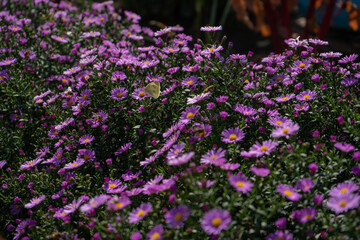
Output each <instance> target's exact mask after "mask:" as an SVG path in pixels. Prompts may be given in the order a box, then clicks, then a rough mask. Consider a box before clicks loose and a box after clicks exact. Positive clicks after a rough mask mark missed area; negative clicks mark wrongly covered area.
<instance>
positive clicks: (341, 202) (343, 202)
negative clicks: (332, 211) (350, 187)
mask: <svg viewBox="0 0 360 240" xmlns="http://www.w3.org/2000/svg"><path fill="white" fill-rule="evenodd" d="M347 204H348V203H347V201H345V200H341V201H340V202H339V207H342V208H343V207H346V205H347Z"/></svg>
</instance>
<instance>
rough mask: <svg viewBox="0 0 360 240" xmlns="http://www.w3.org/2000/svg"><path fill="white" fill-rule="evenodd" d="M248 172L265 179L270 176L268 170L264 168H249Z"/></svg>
mask: <svg viewBox="0 0 360 240" xmlns="http://www.w3.org/2000/svg"><path fill="white" fill-rule="evenodd" d="M250 171H252V172H253V173H254V174H255V175H256V176H259V177H266V176H267V175H269V174H270V170H269V169H268V168H266V167H251V168H250Z"/></svg>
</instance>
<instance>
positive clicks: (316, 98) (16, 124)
mask: <svg viewBox="0 0 360 240" xmlns="http://www.w3.org/2000/svg"><path fill="white" fill-rule="evenodd" d="M29 9H31V10H32V11H28V10H29ZM35 13H36V14H35ZM0 19H1V21H0V29H1V32H2V35H1V36H0V38H2V41H1V43H0V45H1V47H0V50H1V51H0V53H1V55H0V91H1V93H2V94H1V96H0V98H1V101H0V118H1V121H0V127H1V130H2V134H1V137H0V147H1V149H2V150H1V151H0V173H1V174H0V179H1V188H0V196H1V198H0V211H1V213H2V214H1V216H0V232H2V233H4V235H5V236H6V237H7V238H8V239H11V238H13V239H54V238H59V239H152V240H155V239H171V238H173V239H209V238H210V239H311V238H315V239H317V238H320V239H326V238H329V239H357V238H358V236H359V229H360V228H359V226H360V219H359V218H358V215H359V204H360V192H359V177H360V165H359V161H360V145H359V139H360V131H359V129H360V127H359V123H360V108H359V106H360V99H359V96H360V94H359V92H360V88H359V78H360V73H359V72H360V65H359V62H357V60H358V59H357V57H358V56H357V55H356V54H352V55H350V56H343V55H342V54H341V53H336V52H335V53H334V52H319V48H318V45H327V42H325V41H320V40H317V39H309V40H306V39H302V40H300V39H289V40H287V41H286V42H285V43H286V44H287V45H288V49H287V50H286V51H285V52H283V53H278V54H274V53H272V54H270V55H269V56H267V57H265V58H263V59H262V60H261V61H260V62H258V63H255V62H253V61H252V60H251V57H252V52H249V53H247V54H236V53H231V50H230V49H229V47H231V44H229V46H226V44H227V43H226V41H225V38H224V39H213V40H214V41H213V40H211V41H210V42H202V41H200V40H199V41H195V40H194V39H193V37H192V36H189V35H187V34H185V33H184V29H183V28H182V27H180V26H167V27H165V28H163V29H159V28H157V27H152V28H151V27H147V26H141V25H140V20H141V16H140V15H138V14H136V13H134V12H131V11H127V10H123V9H115V8H114V6H113V2H112V1H106V2H103V3H93V4H91V5H90V6H79V7H76V6H73V5H71V4H70V3H68V2H65V1H60V2H59V3H55V2H53V1H48V0H35V1H4V3H2V9H1V11H0ZM221 30H222V27H221V26H204V27H202V28H201V29H200V31H201V34H202V35H212V36H213V38H214V37H215V36H217V35H215V34H214V33H215V32H217V33H221V32H220V31H221ZM154 93H156V94H154ZM157 95H159V96H158V97H157ZM154 96H156V98H155V97H154Z"/></svg>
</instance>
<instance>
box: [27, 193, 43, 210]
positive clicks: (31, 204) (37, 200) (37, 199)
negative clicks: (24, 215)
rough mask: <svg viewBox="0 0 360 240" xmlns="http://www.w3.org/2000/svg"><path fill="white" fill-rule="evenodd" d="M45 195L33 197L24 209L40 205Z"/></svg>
mask: <svg viewBox="0 0 360 240" xmlns="http://www.w3.org/2000/svg"><path fill="white" fill-rule="evenodd" d="M44 199H45V195H42V196H40V197H34V198H32V199H31V200H30V202H29V203H27V204H25V206H24V207H25V208H33V207H35V206H36V205H38V204H40V203H41V202H42V201H44Z"/></svg>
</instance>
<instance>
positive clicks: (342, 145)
mask: <svg viewBox="0 0 360 240" xmlns="http://www.w3.org/2000/svg"><path fill="white" fill-rule="evenodd" d="M334 147H336V148H337V149H339V150H340V151H342V152H346V153H348V152H352V151H354V150H355V147H354V146H353V145H351V144H350V143H341V142H337V143H335V144H334Z"/></svg>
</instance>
